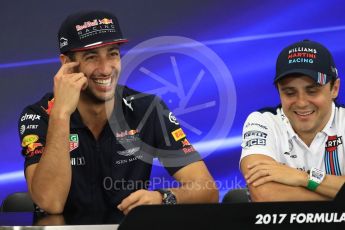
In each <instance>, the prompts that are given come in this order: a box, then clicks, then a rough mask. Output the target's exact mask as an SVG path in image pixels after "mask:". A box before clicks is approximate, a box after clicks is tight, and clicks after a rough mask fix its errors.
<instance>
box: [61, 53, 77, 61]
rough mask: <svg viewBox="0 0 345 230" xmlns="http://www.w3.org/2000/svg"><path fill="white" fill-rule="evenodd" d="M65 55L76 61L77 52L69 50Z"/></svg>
mask: <svg viewBox="0 0 345 230" xmlns="http://www.w3.org/2000/svg"><path fill="white" fill-rule="evenodd" d="M63 55H65V56H67V57H68V58H69V59H70V60H71V61H75V52H73V51H67V52H65V53H63Z"/></svg>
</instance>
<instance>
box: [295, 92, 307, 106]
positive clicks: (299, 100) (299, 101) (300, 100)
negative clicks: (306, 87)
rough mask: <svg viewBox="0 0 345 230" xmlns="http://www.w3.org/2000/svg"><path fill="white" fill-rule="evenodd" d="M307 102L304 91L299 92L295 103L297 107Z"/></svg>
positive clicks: (305, 104)
mask: <svg viewBox="0 0 345 230" xmlns="http://www.w3.org/2000/svg"><path fill="white" fill-rule="evenodd" d="M308 104H309V101H308V95H306V94H305V93H299V94H298V95H297V99H296V105H297V106H299V107H305V106H307V105H308Z"/></svg>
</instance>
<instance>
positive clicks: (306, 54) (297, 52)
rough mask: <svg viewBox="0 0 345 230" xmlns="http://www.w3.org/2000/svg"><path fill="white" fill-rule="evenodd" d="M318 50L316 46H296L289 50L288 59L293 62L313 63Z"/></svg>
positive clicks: (290, 62)
mask: <svg viewBox="0 0 345 230" xmlns="http://www.w3.org/2000/svg"><path fill="white" fill-rule="evenodd" d="M316 55H317V50H316V49H314V48H306V47H295V48H293V49H290V50H289V54H288V60H289V64H292V63H310V64H313V63H314V60H315V59H316V57H317V56H316Z"/></svg>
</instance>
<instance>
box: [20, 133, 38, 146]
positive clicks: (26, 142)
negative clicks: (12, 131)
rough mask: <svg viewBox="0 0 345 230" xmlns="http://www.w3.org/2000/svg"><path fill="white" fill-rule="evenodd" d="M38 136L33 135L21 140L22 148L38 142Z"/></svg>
mask: <svg viewBox="0 0 345 230" xmlns="http://www.w3.org/2000/svg"><path fill="white" fill-rule="evenodd" d="M38 139H39V138H38V136H37V135H34V134H29V135H26V136H25V137H24V138H23V141H22V147H26V146H28V145H29V144H32V143H34V142H36V141H38Z"/></svg>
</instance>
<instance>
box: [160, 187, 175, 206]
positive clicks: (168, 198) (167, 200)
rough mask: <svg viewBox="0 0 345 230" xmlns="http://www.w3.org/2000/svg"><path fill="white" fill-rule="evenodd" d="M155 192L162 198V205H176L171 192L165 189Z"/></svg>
mask: <svg viewBox="0 0 345 230" xmlns="http://www.w3.org/2000/svg"><path fill="white" fill-rule="evenodd" d="M156 191H157V192H159V193H160V194H161V196H162V204H164V205H165V204H167V205H171V204H177V199H176V196H175V194H174V193H173V192H172V191H170V190H167V189H157V190H156Z"/></svg>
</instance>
